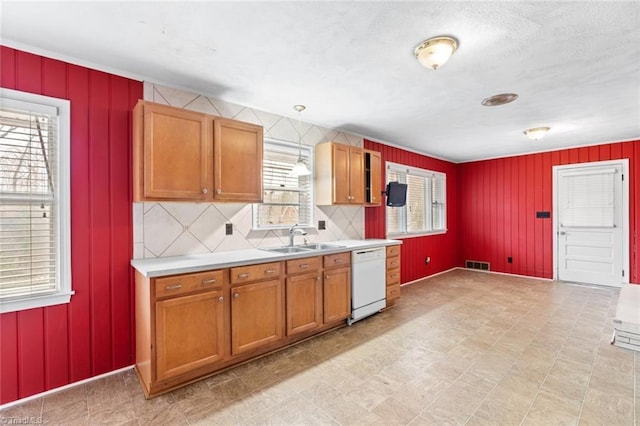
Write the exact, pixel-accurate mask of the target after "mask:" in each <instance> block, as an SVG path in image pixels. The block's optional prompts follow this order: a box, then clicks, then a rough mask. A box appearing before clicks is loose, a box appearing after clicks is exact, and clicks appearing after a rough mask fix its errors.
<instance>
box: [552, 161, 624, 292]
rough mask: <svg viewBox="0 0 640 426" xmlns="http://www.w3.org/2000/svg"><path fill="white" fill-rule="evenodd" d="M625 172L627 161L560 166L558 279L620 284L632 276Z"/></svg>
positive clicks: (558, 189) (556, 171)
mask: <svg viewBox="0 0 640 426" xmlns="http://www.w3.org/2000/svg"><path fill="white" fill-rule="evenodd" d="M624 172H625V163H624V162H623V161H619V162H601V163H588V164H585V165H579V164H576V165H573V166H565V167H561V168H560V167H559V168H557V169H556V170H555V173H556V176H555V178H556V179H555V183H556V185H557V187H556V204H555V205H556V215H555V218H556V225H557V227H556V231H557V239H556V241H557V251H556V253H557V259H556V260H557V262H556V264H557V278H558V279H560V280H564V281H574V282H581V283H591V284H600V285H609V286H616V287H619V286H621V285H622V283H623V282H625V281H626V282H628V278H627V279H625V271H624V269H625V263H627V264H628V262H625V252H627V253H628V247H627V246H628V244H627V243H626V242H625V236H626V235H627V233H628V231H627V230H626V228H627V226H628V225H627V224H626V222H625V219H626V220H628V215H625V214H624V208H625V206H628V203H627V202H626V200H625V197H628V192H627V194H625V191H624V189H625V188H624V185H623V184H624V177H623V176H624ZM627 208H628V207H627ZM627 240H628V238H627Z"/></svg>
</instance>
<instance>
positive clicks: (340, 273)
mask: <svg viewBox="0 0 640 426" xmlns="http://www.w3.org/2000/svg"><path fill="white" fill-rule="evenodd" d="M323 290H324V291H323V293H324V322H325V324H326V323H329V322H332V321H336V320H340V319H344V318H347V317H348V316H349V315H351V268H337V269H328V270H325V271H324V281H323Z"/></svg>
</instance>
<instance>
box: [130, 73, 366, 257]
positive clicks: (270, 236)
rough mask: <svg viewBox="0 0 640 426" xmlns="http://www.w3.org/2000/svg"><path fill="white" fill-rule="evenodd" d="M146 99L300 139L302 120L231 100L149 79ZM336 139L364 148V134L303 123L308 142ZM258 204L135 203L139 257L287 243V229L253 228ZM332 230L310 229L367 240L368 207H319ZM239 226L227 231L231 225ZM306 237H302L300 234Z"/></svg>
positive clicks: (317, 213) (324, 236)
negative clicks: (299, 128) (365, 222)
mask: <svg viewBox="0 0 640 426" xmlns="http://www.w3.org/2000/svg"><path fill="white" fill-rule="evenodd" d="M144 98H145V100H148V101H153V102H156V103H161V104H166V105H172V106H176V107H180V108H185V109H190V110H195V111H200V112H204V113H207V114H213V115H217V116H221V117H225V118H232V119H235V120H240V121H245V122H249V123H254V124H259V125H262V126H263V128H264V136H265V138H271V139H276V140H281V141H291V142H297V141H298V132H297V124H298V122H297V119H292V118H289V117H284V116H280V115H276V114H272V113H268V112H264V111H259V110H256V109H252V108H248V107H244V106H241V105H236V104H231V103H228V102H224V101H221V100H218V99H214V98H210V97H206V96H203V95H197V94H193V93H189V92H185V91H183V90H177V89H173V88H169V87H165V86H160V85H157V84H153V83H149V82H145V83H144ZM327 141H336V142H341V143H346V144H350V145H354V146H362V145H363V140H362V137H359V136H355V135H352V134H349V133H345V132H341V131H337V130H332V129H327V128H324V127H320V126H316V125H313V124H308V123H304V122H303V123H302V143H303V144H304V145H310V146H315V145H316V144H318V143H321V142H327ZM252 209H253V206H252V205H251V204H246V203H185V202H144V203H133V257H134V258H136V259H139V258H151V257H166V256H178V255H185V254H195V253H208V252H214V251H226V250H240V249H246V248H255V247H273V246H280V245H284V244H287V242H288V234H287V231H286V230H254V229H252V216H253V211H252ZM320 220H324V221H325V222H326V229H325V230H321V231H318V230H317V228H315V229H306V231H307V233H308V235H307V236H306V238H307V239H308V240H309V241H311V242H323V241H335V240H342V239H362V238H364V207H350V206H344V207H343V206H320V207H318V206H316V207H315V209H314V222H315V223H316V225H317V223H318V221H320ZM228 223H231V224H232V225H233V234H232V235H226V233H225V225H226V224H228ZM296 238H300V239H301V237H296Z"/></svg>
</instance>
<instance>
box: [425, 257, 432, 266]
mask: <svg viewBox="0 0 640 426" xmlns="http://www.w3.org/2000/svg"><path fill="white" fill-rule="evenodd" d="M429 262H431V258H430V257H429V256H427V257H425V258H424V264H425V265H428V264H429Z"/></svg>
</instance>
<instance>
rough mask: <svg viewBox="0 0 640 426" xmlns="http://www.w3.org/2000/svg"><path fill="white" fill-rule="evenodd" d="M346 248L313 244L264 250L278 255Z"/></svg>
mask: <svg viewBox="0 0 640 426" xmlns="http://www.w3.org/2000/svg"><path fill="white" fill-rule="evenodd" d="M342 247H344V246H339V245H336V244H324V243H312V244H301V245H299V246H293V247H292V246H284V247H270V248H263V249H262V250H266V251H272V252H276V253H309V252H313V251H322V250H331V249H336V248H342Z"/></svg>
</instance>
